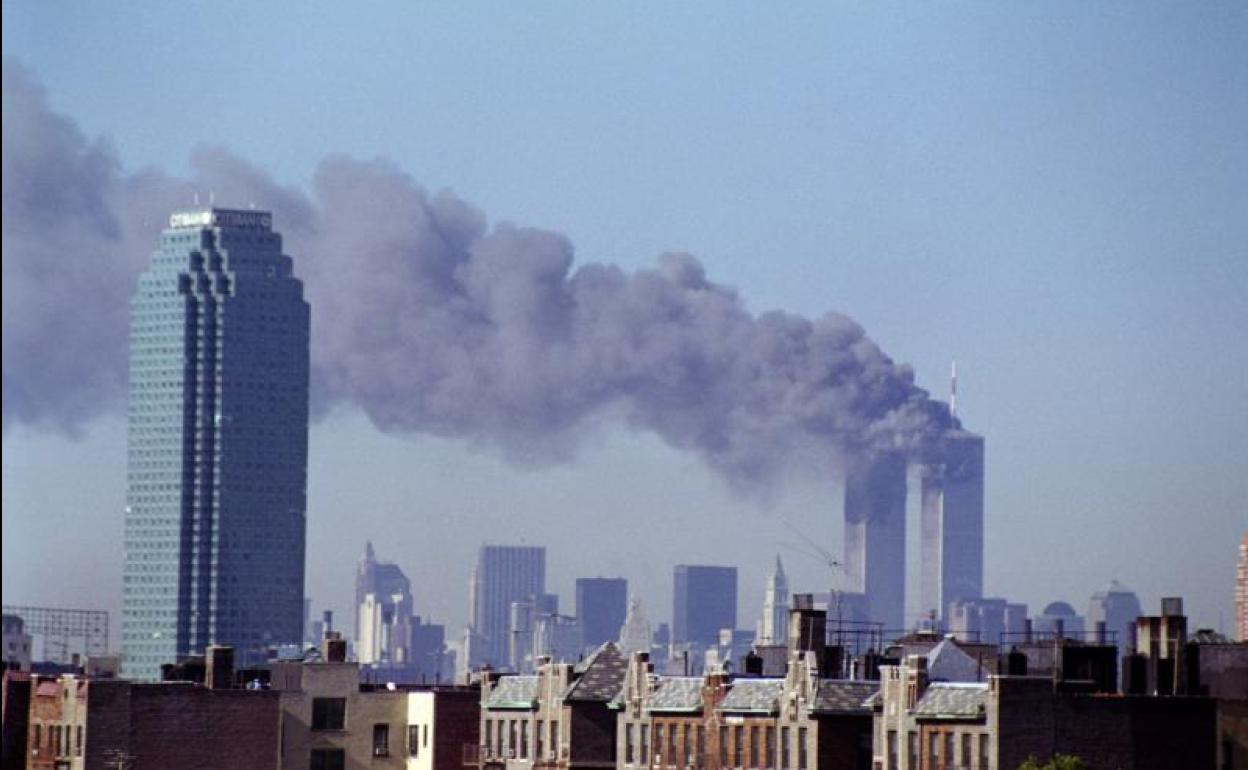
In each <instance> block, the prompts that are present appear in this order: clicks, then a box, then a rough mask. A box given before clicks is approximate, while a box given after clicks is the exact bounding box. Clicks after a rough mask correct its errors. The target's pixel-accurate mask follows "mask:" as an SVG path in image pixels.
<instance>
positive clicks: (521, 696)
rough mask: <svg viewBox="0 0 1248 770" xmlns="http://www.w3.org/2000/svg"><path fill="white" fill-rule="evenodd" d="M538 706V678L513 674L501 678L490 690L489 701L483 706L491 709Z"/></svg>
mask: <svg viewBox="0 0 1248 770" xmlns="http://www.w3.org/2000/svg"><path fill="white" fill-rule="evenodd" d="M536 704H537V677H536V676H521V675H519V674H512V675H508V676H501V677H499V679H498V683H497V684H495V685H494V688H493V689H492V690H490V697H489V700H487V701H485V702H484V703H482V704H481V705H482V706H483V707H484V708H489V709H530V708H533V707H534V706H535V705H536Z"/></svg>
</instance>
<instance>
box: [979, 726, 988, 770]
mask: <svg viewBox="0 0 1248 770" xmlns="http://www.w3.org/2000/svg"><path fill="white" fill-rule="evenodd" d="M979 766H980V767H982V768H984V770H988V733H980V734H979Z"/></svg>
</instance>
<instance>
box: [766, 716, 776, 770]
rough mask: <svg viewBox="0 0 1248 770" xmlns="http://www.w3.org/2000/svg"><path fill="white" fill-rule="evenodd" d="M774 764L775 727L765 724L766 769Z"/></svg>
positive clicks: (772, 767) (770, 768)
mask: <svg viewBox="0 0 1248 770" xmlns="http://www.w3.org/2000/svg"><path fill="white" fill-rule="evenodd" d="M775 766H776V728H774V727H772V726H770V725H768V726H767V770H774V768H775Z"/></svg>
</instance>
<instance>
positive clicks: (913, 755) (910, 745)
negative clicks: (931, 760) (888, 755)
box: [906, 733, 919, 767]
mask: <svg viewBox="0 0 1248 770" xmlns="http://www.w3.org/2000/svg"><path fill="white" fill-rule="evenodd" d="M906 750H907V751H908V752H909V755H910V756H909V759H910V764H909V765H907V767H918V766H919V734H918V733H906Z"/></svg>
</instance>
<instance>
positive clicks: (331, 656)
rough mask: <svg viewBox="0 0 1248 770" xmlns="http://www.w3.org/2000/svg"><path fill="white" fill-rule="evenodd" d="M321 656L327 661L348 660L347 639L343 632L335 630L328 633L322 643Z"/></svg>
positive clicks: (340, 661) (342, 661) (338, 661)
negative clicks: (344, 637)
mask: <svg viewBox="0 0 1248 770" xmlns="http://www.w3.org/2000/svg"><path fill="white" fill-rule="evenodd" d="M321 656H322V657H324V659H325V662H326V663H345V662H346V661H347V640H346V639H343V638H342V634H340V633H338V632H337V631H333V632H331V633H329V634H327V635H326V637H325V641H324V642H322V644H321Z"/></svg>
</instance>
